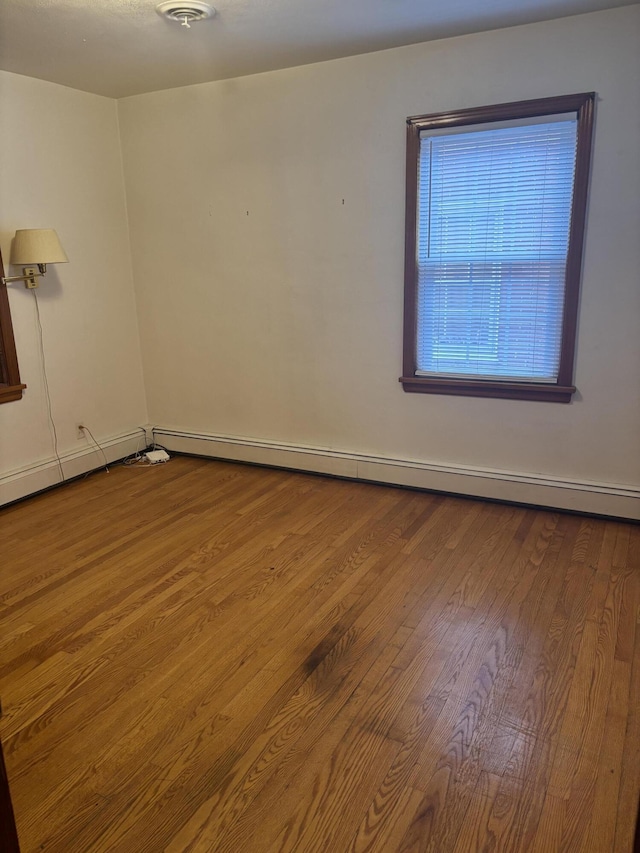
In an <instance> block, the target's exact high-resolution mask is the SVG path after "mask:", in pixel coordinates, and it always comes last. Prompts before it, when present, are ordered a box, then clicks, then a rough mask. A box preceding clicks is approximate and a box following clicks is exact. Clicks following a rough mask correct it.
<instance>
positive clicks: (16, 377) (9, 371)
mask: <svg viewBox="0 0 640 853" xmlns="http://www.w3.org/2000/svg"><path fill="white" fill-rule="evenodd" d="M0 277H4V265H3V263H2V253H1V252H0ZM26 387H27V386H26V385H23V384H22V383H21V382H20V371H19V370H18V356H17V353H16V343H15V340H14V337H13V325H12V323H11V312H10V311H9V297H8V296H7V286H6V284H5V283H4V282H3V281H0V403H10V402H12V401H13V400H21V399H22V392H23V391H24V389H25V388H26Z"/></svg>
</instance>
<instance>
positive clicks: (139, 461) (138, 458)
mask: <svg viewBox="0 0 640 853" xmlns="http://www.w3.org/2000/svg"><path fill="white" fill-rule="evenodd" d="M138 429H139V430H140V432H141V433H142V439H144V442H145V444H146V441H147V432H146V430H145V429H144V427H138ZM142 439H141V441H142ZM122 464H123V465H127V466H132V465H142V466H143V467H144V468H147V467H149V466H150V465H151V463H150V462H149V461H148V460H147V459H146V458H145V456H144V454H143V453H142V452H141V450H140V444H138V447H137V449H136V452H135V453H132V454H130V455H129V456H126V457H125V458H124V459H123V460H122Z"/></svg>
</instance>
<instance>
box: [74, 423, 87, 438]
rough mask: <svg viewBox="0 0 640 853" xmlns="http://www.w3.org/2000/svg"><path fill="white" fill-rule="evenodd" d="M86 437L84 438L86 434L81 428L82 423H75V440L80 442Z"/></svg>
mask: <svg viewBox="0 0 640 853" xmlns="http://www.w3.org/2000/svg"><path fill="white" fill-rule="evenodd" d="M86 437H87V436H86V433H85V431H84V427H83V426H82V423H81V422H79V423H77V424H76V438H77V439H78V441H82V439H83V438H86Z"/></svg>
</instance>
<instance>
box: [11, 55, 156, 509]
mask: <svg viewBox="0 0 640 853" xmlns="http://www.w3.org/2000/svg"><path fill="white" fill-rule="evenodd" d="M16 228H55V229H56V230H57V231H58V234H59V236H60V239H61V241H62V244H63V245H64V247H65V249H66V251H67V254H68V256H69V260H70V262H69V263H68V264H64V265H62V264H61V265H57V266H50V267H49V270H48V272H47V275H46V279H45V280H44V282H43V283H42V284H41V286H40V288H39V289H38V291H37V293H38V299H39V304H40V312H41V316H42V326H43V338H44V349H45V356H46V364H47V373H48V379H49V387H50V392H51V402H52V412H53V417H54V420H55V424H56V427H57V434H58V440H59V450H60V453H61V455H62V456H63V458H64V459H65V465H64V467H65V473H66V474H69V475H71V474H75V473H79V471H80V470H86V469H87V468H90V467H95V466H96V465H97V464H98V463H99V459H98V457H97V455H96V454H95V453H94V452H93V451H91V450H90V446H89V444H88V442H87V441H86V440H80V441H79V440H78V438H77V431H76V424H77V423H78V422H81V421H83V422H84V423H85V424H86V425H88V426H89V428H90V429H91V431H92V432H93V434H94V435H95V437H96V439H97V440H98V441H99V442H105V444H106V445H108V446H107V448H106V449H107V454H108V455H111V456H114V455H120V456H121V455H123V454H122V450H123V449H124V448H127V447H129V446H131V445H134V444H135V442H137V438H136V439H135V440H134V439H132V438H131V437H130V436H131V433H133V432H135V431H136V430H137V427H138V425H140V424H144V423H146V421H147V413H146V402H145V395H144V388H143V383H142V364H141V358H140V347H139V337H138V331H137V319H136V305H135V300H134V296H133V287H132V273H131V258H130V250H129V237H128V223H127V217H126V205H125V195H124V182H123V174H122V163H121V153H120V142H119V130H118V117H117V105H116V102H115V101H113V100H110V99H107V98H102V97H98V96H96V95H89V94H86V93H83V92H78V91H75V90H72V89H67V88H64V87H62V86H58V85H55V84H53V83H46V82H43V81H41V80H34V79H31V78H28V77H21V76H19V75H15V74H9V73H6V72H0V245H1V247H2V254H3V258H4V262H5V269H6V274H7V275H9V274H18V273H19V272H20V270H13V269H10V268H9V255H10V246H11V238H12V236H13V234H14V233H15V230H16ZM8 291H9V302H10V306H11V312H12V317H13V325H14V332H15V339H16V347H17V350H18V360H19V364H20V373H21V379H22V381H23V382H24V383H26V385H27V389H26V391H25V392H24V396H23V399H22V400H20V401H17V402H12V403H6V404H3V405H2V406H0V503H1V502H3V501H5V500H11V499H13V498H16V497H20V496H21V495H22V494H25V493H28V492H29V491H34V490H35V489H38V488H43V487H44V486H47V485H50V484H51V483H53V482H56V481H57V480H58V479H59V476H58V471H57V469H56V466H55V464H54V463H53V461H52V459H53V444H52V438H51V434H50V429H49V425H48V416H47V407H46V401H45V396H44V387H43V373H42V364H41V359H40V352H39V344H38V336H37V330H36V321H35V305H34V300H33V295H32V293H31V292H30V291H27V290H26V289H24V287H23V285H22V284H20V283H18V284H13V285H10V286H9V289H8ZM137 434H138V435H140V433H139V432H138V433H137ZM127 436H129V437H127Z"/></svg>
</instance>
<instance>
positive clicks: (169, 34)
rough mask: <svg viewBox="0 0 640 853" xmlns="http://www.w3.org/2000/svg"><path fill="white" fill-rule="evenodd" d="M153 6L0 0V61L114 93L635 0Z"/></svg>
mask: <svg viewBox="0 0 640 853" xmlns="http://www.w3.org/2000/svg"><path fill="white" fill-rule="evenodd" d="M157 2H158V0H0V68H3V69H4V70H6V71H14V72H16V73H18V74H26V75H28V76H30V77H39V78H42V79H45V80H51V81H53V82H56V83H61V84H63V85H66V86H71V87H73V88H76V89H83V90H85V91H88V92H95V93H97V94H101V95H108V96H110V97H114V98H120V97H124V96H126V95H133V94H138V93H141V92H151V91H156V90H158V89H168V88H172V87H174V86H185V85H188V84H190V83H201V82H204V81H208V80H220V79H224V78H228V77H238V76H242V75H245V74H255V73H256V72H259V71H270V70H274V69H276V68H287V67H291V66H294V65H306V64H307V63H310V62H318V61H321V60H325V59H335V58H337V57H342V56H350V55H353V54H358V53H368V52H369V51H373V50H381V49H383V48H388V47H396V46H398V45H403V44H413V43H415V42H420V41H428V40H430V39H437V38H443V37H446V36H453V35H461V34H463V33H470V32H476V31H479V30H489V29H495V28H499V27H507V26H513V25H516V24H524V23H530V22H533V21H543V20H548V19H551V18H559V17H564V16H566V15H575V14H580V13H581V12H590V11H595V10H598V9H607V8H612V7H615V6H627V5H633V3H634V0H212V2H213V5H215V7H216V9H217V11H218V14H217V15H216V17H215V18H213V19H211V20H209V21H202V22H200V23H194V24H193V25H192V26H191V29H186V28H184V27H181V26H180V25H179V24H176V23H171V22H169V21H166V20H164V19H163V18H160V17H159V16H158V15H157V14H156V12H155V7H156V3H157Z"/></svg>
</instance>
